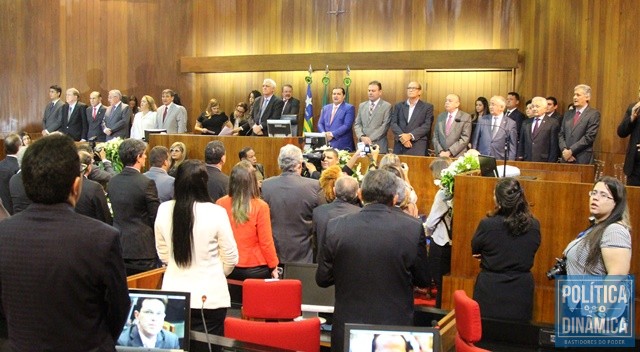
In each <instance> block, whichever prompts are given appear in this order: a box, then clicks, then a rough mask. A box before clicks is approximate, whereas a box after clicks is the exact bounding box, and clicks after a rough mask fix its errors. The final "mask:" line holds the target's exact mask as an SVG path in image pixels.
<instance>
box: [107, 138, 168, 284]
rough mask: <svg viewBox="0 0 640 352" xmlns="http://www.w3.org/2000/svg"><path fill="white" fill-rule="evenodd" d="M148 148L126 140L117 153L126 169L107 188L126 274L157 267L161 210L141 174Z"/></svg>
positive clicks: (150, 182) (153, 188) (149, 183)
mask: <svg viewBox="0 0 640 352" xmlns="http://www.w3.org/2000/svg"><path fill="white" fill-rule="evenodd" d="M146 149H147V144H146V143H145V142H143V141H141V140H138V139H133V138H129V139H125V140H124V141H123V142H122V144H120V147H119V148H118V153H119V155H120V160H122V164H123V165H124V166H125V167H124V169H122V172H120V173H119V174H118V175H115V176H114V177H113V178H112V179H111V180H110V181H109V184H108V185H107V193H108V194H109V199H110V200H111V207H112V209H113V215H114V218H113V226H115V228H117V229H118V230H120V231H121V233H122V236H121V238H122V249H123V257H124V262H125V266H126V267H127V274H129V275H131V274H135V273H138V272H142V271H146V270H149V269H153V268H156V267H157V264H158V260H157V254H156V238H155V236H154V234H153V225H154V222H155V220H156V214H157V212H158V206H159V205H160V201H159V200H158V190H157V189H156V184H155V182H153V180H151V179H149V178H148V177H147V176H145V175H143V174H141V173H140V169H141V168H142V166H143V165H145V161H146V160H147V155H146V153H145V150H146Z"/></svg>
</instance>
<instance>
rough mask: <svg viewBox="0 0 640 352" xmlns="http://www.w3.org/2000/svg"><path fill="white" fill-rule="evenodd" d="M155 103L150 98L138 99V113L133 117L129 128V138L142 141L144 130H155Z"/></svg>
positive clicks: (146, 96) (156, 108)
mask: <svg viewBox="0 0 640 352" xmlns="http://www.w3.org/2000/svg"><path fill="white" fill-rule="evenodd" d="M157 110H158V107H157V106H156V101H155V100H153V98H152V97H150V96H148V95H145V96H143V97H142V99H140V112H138V113H136V115H135V116H134V117H133V126H131V138H136V139H144V130H151V129H154V128H156V127H155V126H156V115H157V113H156V111H157Z"/></svg>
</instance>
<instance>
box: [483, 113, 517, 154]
mask: <svg viewBox="0 0 640 352" xmlns="http://www.w3.org/2000/svg"><path fill="white" fill-rule="evenodd" d="M491 119H493V116H492V115H484V116H482V117H481V118H480V119H479V120H478V125H477V127H476V131H475V136H473V143H472V145H473V148H474V149H476V150H478V151H479V152H480V154H482V155H490V156H492V157H494V158H496V159H499V160H500V159H504V145H505V142H506V139H507V134H508V135H509V155H508V159H509V160H515V158H516V152H517V148H518V145H517V144H516V143H517V141H518V132H517V131H516V122H515V121H514V120H512V119H510V118H507V117H506V116H505V115H502V121H500V128H498V131H497V132H496V135H495V136H494V137H492V136H491Z"/></svg>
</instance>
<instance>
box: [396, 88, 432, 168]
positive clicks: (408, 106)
mask: <svg viewBox="0 0 640 352" xmlns="http://www.w3.org/2000/svg"><path fill="white" fill-rule="evenodd" d="M421 94H422V86H421V85H420V83H418V82H409V84H408V85H407V100H406V101H402V102H399V103H398V104H396V105H395V106H394V108H393V110H392V111H391V130H392V131H393V134H394V139H393V140H394V146H393V152H394V153H395V154H400V155H402V154H404V155H421V156H424V155H427V143H428V142H427V141H428V140H429V132H430V131H431V121H433V105H432V104H430V103H426V102H424V101H422V100H420V95H421Z"/></svg>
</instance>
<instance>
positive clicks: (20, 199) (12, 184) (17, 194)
mask: <svg viewBox="0 0 640 352" xmlns="http://www.w3.org/2000/svg"><path fill="white" fill-rule="evenodd" d="M9 192H10V193H11V202H12V203H13V204H12V205H13V210H12V211H13V215H15V214H18V213H19V212H21V211H23V210H25V209H27V207H28V206H29V205H31V203H33V202H32V201H31V199H29V197H28V196H27V192H26V191H25V189H24V184H23V183H22V172H20V171H18V173H17V174H15V175H13V176H11V180H9Z"/></svg>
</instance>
